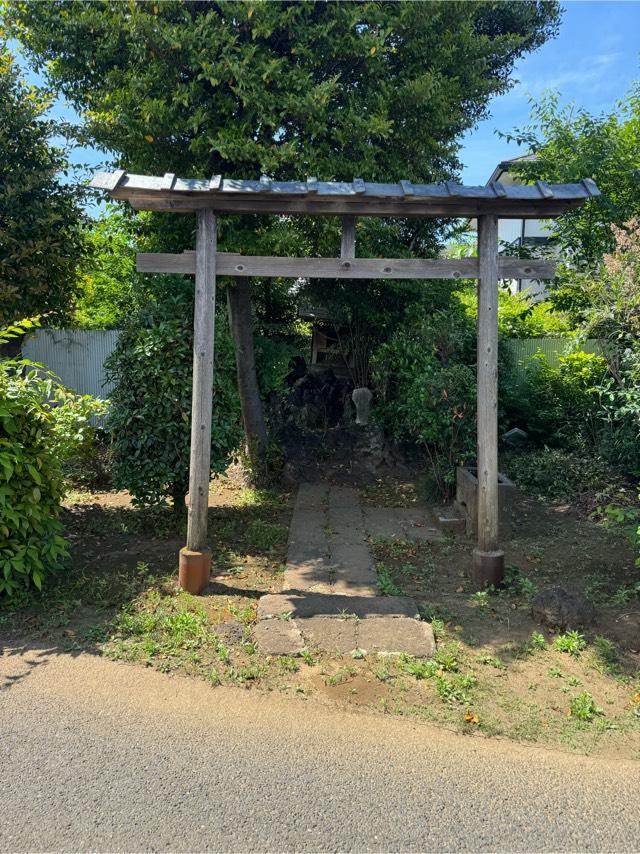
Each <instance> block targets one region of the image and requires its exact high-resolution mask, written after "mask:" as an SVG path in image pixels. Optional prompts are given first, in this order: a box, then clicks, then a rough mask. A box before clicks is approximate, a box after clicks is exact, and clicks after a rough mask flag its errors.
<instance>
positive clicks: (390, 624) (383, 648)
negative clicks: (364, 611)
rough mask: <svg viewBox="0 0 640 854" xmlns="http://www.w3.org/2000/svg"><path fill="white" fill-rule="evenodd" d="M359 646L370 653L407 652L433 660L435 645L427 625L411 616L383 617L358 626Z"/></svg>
mask: <svg viewBox="0 0 640 854" xmlns="http://www.w3.org/2000/svg"><path fill="white" fill-rule="evenodd" d="M358 647H359V648H360V649H364V650H366V651H367V652H387V653H400V652H406V653H408V654H409V655H415V656H416V657H419V658H431V656H432V655H433V654H434V652H435V649H436V642H435V639H434V637H433V631H432V629H431V626H430V625H429V624H428V623H423V622H421V621H420V620H412V619H410V618H409V617H380V618H379V619H377V620H361V621H360V622H359V623H358Z"/></svg>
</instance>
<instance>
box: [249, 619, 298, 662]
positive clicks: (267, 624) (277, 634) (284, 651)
mask: <svg viewBox="0 0 640 854" xmlns="http://www.w3.org/2000/svg"><path fill="white" fill-rule="evenodd" d="M254 637H255V639H256V643H257V644H258V646H259V647H260V650H261V651H262V652H264V653H266V654H267V655H298V654H299V653H300V652H302V650H303V649H304V640H303V638H302V635H301V634H300V630H299V629H298V627H297V626H296V624H295V623H294V622H293V620H261V621H260V622H259V623H257V625H256V627H255V629H254Z"/></svg>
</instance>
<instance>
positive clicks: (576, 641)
mask: <svg viewBox="0 0 640 854" xmlns="http://www.w3.org/2000/svg"><path fill="white" fill-rule="evenodd" d="M586 645H587V642H586V641H585V639H584V635H581V634H580V632H577V631H570V632H565V634H563V635H558V636H557V637H556V638H555V639H554V641H553V648H554V649H557V650H558V651H559V652H566V653H568V654H569V655H572V656H574V657H575V658H577V657H578V656H579V655H580V653H581V652H582V650H583V649H584V648H585V647H586Z"/></svg>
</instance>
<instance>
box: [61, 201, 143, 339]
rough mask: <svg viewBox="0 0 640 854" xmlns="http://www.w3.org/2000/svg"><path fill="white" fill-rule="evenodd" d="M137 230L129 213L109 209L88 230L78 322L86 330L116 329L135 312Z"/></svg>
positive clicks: (138, 279) (80, 283)
mask: <svg viewBox="0 0 640 854" xmlns="http://www.w3.org/2000/svg"><path fill="white" fill-rule="evenodd" d="M136 226H138V229H139V218H137V217H136V216H135V215H132V214H130V213H129V212H128V211H126V210H124V211H120V210H117V209H109V211H108V213H107V214H105V215H103V216H101V217H100V218H99V219H97V220H93V221H92V222H91V223H90V224H89V225H87V227H86V228H85V245H86V250H87V257H86V259H85V261H84V263H83V264H82V268H81V272H80V280H79V291H80V294H79V298H78V302H77V305H76V313H75V322H76V323H77V324H78V325H79V326H82V327H83V328H85V329H117V328H118V327H119V326H121V325H122V324H123V323H124V321H125V320H126V318H127V316H128V315H129V314H130V313H131V311H132V310H133V309H134V305H135V295H136V290H137V289H139V285H140V277H139V276H138V275H137V273H136V261H135V258H136V255H135V254H136V251H137V250H138V248H139V247H138V246H137V241H136V236H137V235H136V231H137V230H138V229H136Z"/></svg>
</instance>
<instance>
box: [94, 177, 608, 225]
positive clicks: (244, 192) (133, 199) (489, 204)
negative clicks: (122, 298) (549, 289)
mask: <svg viewBox="0 0 640 854" xmlns="http://www.w3.org/2000/svg"><path fill="white" fill-rule="evenodd" d="M90 186H91V187H93V188H94V189H100V190H105V191H106V192H107V193H108V194H109V195H110V196H111V198H114V199H122V200H125V201H128V202H129V203H130V204H131V205H132V206H133V207H134V208H137V209H140V210H163V211H175V212H188V211H194V210H201V209H203V208H210V209H212V210H214V211H216V212H220V213H232V214H233V213H236V214H241V213H254V214H255V213H266V214H294V215H295V214H301V215H311V216H313V215H316V216H334V215H344V214H353V215H357V216H378V217H455V218H457V217H472V216H478V215H481V214H495V215H497V216H500V217H503V218H508V217H514V218H522V217H536V218H541V217H554V216H557V215H558V214H561V213H563V212H564V211H566V210H570V209H572V208H575V207H578V206H579V205H581V204H583V203H584V202H585V201H587V199H589V198H591V197H592V196H598V195H600V191H599V190H598V188H597V186H596V185H595V183H594V182H593V181H592V180H591V179H589V178H585V179H584V180H582V181H580V182H579V183H575V184H546V183H544V182H542V181H538V182H536V183H535V184H531V185H524V184H501V183H500V182H499V181H490V182H489V183H488V184H487V185H486V186H484V187H466V186H462V185H461V184H455V183H454V182H452V181H444V182H442V183H439V184H414V183H412V182H411V181H399V182H397V183H388V184H383V183H375V182H368V181H363V180H362V179H361V178H354V179H353V181H318V180H317V179H316V178H307V179H306V181H272V180H271V179H270V178H268V177H266V176H263V177H262V178H260V180H259V181H255V180H240V179H237V178H223V177H222V176H221V175H216V176H214V177H213V178H211V179H207V178H205V179H201V178H177V177H176V176H175V175H173V174H166V175H164V176H162V177H153V176H148V175H132V174H129V173H128V172H125V171H124V170H118V171H116V172H99V173H98V174H97V175H95V177H94V178H93V180H92V181H91V183H90Z"/></svg>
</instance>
